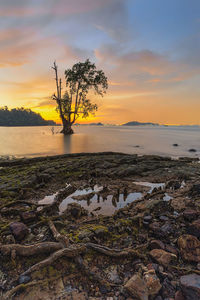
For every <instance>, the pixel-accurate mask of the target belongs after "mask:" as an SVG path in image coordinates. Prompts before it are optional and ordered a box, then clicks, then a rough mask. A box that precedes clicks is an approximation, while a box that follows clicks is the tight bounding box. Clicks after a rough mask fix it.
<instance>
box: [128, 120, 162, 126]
mask: <svg viewBox="0 0 200 300" xmlns="http://www.w3.org/2000/svg"><path fill="white" fill-rule="evenodd" d="M139 125H153V126H158V125H159V124H157V123H150V122H147V123H141V122H137V121H132V122H128V123H125V124H122V126H139Z"/></svg>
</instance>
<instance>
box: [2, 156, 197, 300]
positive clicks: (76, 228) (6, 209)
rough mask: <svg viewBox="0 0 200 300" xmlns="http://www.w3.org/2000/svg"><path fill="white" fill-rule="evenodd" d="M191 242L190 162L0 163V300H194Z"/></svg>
mask: <svg viewBox="0 0 200 300" xmlns="http://www.w3.org/2000/svg"><path fill="white" fill-rule="evenodd" d="M42 201H43V202H42ZM94 202H95V205H94ZM63 207H64V208H63ZM61 208H63V209H62V210H61ZM199 238H200V163H199V159H198V158H187V157H186V158H180V159H177V160H173V159H171V158H168V157H158V156H137V155H125V154H120V153H96V154H76V155H73V154H71V155H62V156H54V157H53V156H52V157H45V158H34V159H19V160H11V161H7V160H2V161H0V262H1V263H0V299H4V300H5V299H9V300H10V299H15V300H16V299H17V300H29V299H30V300H32V299H34V300H39V299H49V300H54V299H56V300H67V299H73V300H75V299H76V300H79V299H80V300H86V299H90V300H95V299H96V300H97V299H107V300H117V299H119V300H125V299H127V300H131V299H133V300H134V299H135V300H136V299H138V300H148V299H150V300H151V299H152V300H198V299H200V240H199Z"/></svg>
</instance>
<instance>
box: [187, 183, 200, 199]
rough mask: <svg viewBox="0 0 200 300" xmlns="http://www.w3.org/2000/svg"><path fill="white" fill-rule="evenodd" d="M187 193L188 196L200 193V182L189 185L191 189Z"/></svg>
mask: <svg viewBox="0 0 200 300" xmlns="http://www.w3.org/2000/svg"><path fill="white" fill-rule="evenodd" d="M189 195H190V196H198V195H200V184H199V183H198V184H194V185H193V186H192V187H191V189H190V191H189Z"/></svg>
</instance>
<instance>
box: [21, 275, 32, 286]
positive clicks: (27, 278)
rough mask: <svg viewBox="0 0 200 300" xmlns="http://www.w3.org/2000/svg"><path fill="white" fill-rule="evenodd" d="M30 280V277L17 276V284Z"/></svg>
mask: <svg viewBox="0 0 200 300" xmlns="http://www.w3.org/2000/svg"><path fill="white" fill-rule="evenodd" d="M30 280H31V277H30V276H23V275H20V276H19V284H22V283H27V282H29V281H30Z"/></svg>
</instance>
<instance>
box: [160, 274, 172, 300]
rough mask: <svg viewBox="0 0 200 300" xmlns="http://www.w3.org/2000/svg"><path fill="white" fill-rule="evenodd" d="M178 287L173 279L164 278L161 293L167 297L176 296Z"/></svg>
mask: <svg viewBox="0 0 200 300" xmlns="http://www.w3.org/2000/svg"><path fill="white" fill-rule="evenodd" d="M175 292H176V288H175V287H174V286H173V285H172V284H171V281H170V280H169V279H168V278H166V277H165V278H164V280H163V282H162V290H161V295H162V297H163V298H164V299H165V298H171V297H174V296H175Z"/></svg>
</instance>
